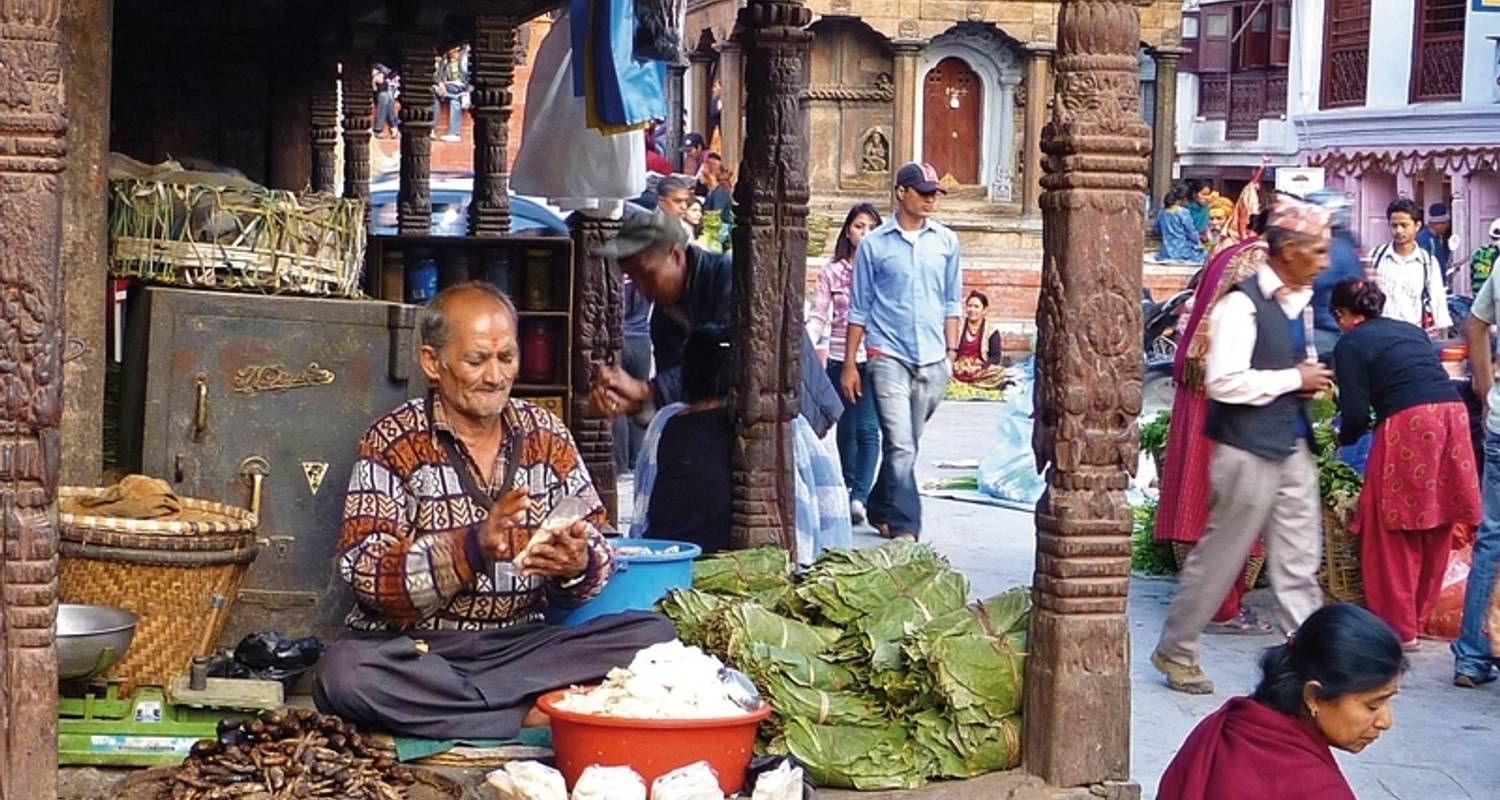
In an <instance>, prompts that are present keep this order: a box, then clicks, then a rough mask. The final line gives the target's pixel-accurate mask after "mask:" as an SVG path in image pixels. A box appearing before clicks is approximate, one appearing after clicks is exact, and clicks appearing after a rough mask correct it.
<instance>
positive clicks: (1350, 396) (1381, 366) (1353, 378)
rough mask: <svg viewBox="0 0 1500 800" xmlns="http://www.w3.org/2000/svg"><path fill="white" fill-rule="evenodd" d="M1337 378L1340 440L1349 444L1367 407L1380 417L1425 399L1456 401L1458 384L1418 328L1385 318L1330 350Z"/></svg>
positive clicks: (1361, 431)
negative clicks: (1449, 377) (1454, 382)
mask: <svg viewBox="0 0 1500 800" xmlns="http://www.w3.org/2000/svg"><path fill="white" fill-rule="evenodd" d="M1333 368H1334V372H1335V374H1336V375H1337V377H1338V382H1339V414H1340V416H1341V417H1342V425H1341V427H1340V428H1339V442H1340V443H1341V444H1346V445H1348V444H1354V443H1355V442H1357V441H1359V439H1360V437H1361V436H1364V435H1365V431H1368V430H1369V429H1370V409H1371V408H1372V407H1373V408H1374V410H1375V419H1376V420H1377V421H1384V420H1386V419H1388V418H1390V417H1392V416H1394V415H1395V414H1397V413H1398V412H1401V411H1405V410H1406V409H1408V408H1412V407H1414V406H1419V405H1425V404H1427V403H1457V402H1459V400H1460V399H1461V398H1460V396H1459V393H1458V388H1457V387H1456V386H1454V384H1453V381H1451V380H1449V379H1448V373H1447V372H1446V371H1445V370H1444V369H1443V365H1442V363H1441V362H1440V361H1438V357H1437V351H1436V350H1435V345H1433V343H1432V340H1431V339H1429V338H1427V334H1426V333H1424V332H1422V329H1421V328H1418V327H1417V326H1415V325H1412V324H1410V323H1407V322H1402V321H1400V320H1395V319H1387V318H1386V317H1376V318H1375V319H1368V320H1365V321H1364V322H1361V323H1360V324H1359V325H1357V326H1355V327H1354V329H1353V330H1351V331H1349V332H1348V333H1346V334H1344V335H1343V337H1342V338H1340V339H1339V343H1338V345H1337V346H1335V347H1334V348H1333Z"/></svg>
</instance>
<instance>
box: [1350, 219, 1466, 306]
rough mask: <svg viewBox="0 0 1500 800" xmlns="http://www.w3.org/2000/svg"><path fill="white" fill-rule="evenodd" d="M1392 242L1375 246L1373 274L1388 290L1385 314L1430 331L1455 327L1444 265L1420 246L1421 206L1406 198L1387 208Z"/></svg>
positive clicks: (1372, 264) (1383, 287) (1382, 288)
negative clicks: (1444, 278)
mask: <svg viewBox="0 0 1500 800" xmlns="http://www.w3.org/2000/svg"><path fill="white" fill-rule="evenodd" d="M1385 217H1386V221H1387V222H1389V223H1390V229H1391V242H1390V244H1384V245H1381V246H1380V247H1377V248H1375V252H1374V253H1372V254H1371V257H1370V274H1371V276H1372V277H1374V279H1375V282H1376V283H1377V284H1379V285H1380V289H1381V291H1384V292H1385V298H1386V299H1385V316H1387V317H1390V318H1391V319H1399V320H1401V321H1402V322H1410V323H1411V324H1413V325H1416V326H1418V327H1420V328H1421V329H1422V330H1424V331H1427V332H1428V333H1429V334H1431V333H1432V332H1434V331H1443V330H1447V329H1448V328H1450V327H1452V326H1453V318H1452V317H1451V316H1449V314H1448V289H1447V287H1446V286H1445V285H1444V283H1443V268H1442V265H1441V264H1439V263H1438V260H1437V258H1435V257H1434V256H1433V255H1432V254H1431V253H1429V252H1427V251H1426V250H1423V249H1422V248H1421V247H1418V246H1417V232H1418V231H1419V230H1420V229H1421V227H1422V207H1421V206H1419V205H1417V204H1416V202H1415V201H1413V200H1411V199H1410V198H1406V197H1398V198H1396V199H1395V200H1393V201H1391V204H1390V205H1389V206H1386V210H1385Z"/></svg>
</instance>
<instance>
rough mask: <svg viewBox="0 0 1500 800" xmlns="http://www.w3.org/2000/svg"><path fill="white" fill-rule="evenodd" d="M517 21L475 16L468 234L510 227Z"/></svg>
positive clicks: (504, 231)
mask: <svg viewBox="0 0 1500 800" xmlns="http://www.w3.org/2000/svg"><path fill="white" fill-rule="evenodd" d="M516 42H517V35H516V21H515V20H514V19H511V18H509V17H501V16H496V15H493V14H480V15H479V16H478V17H476V18H475V19H474V42H473V46H472V48H471V49H470V51H469V60H470V62H471V69H470V72H469V74H470V76H471V78H472V80H473V82H474V90H473V94H472V95H471V96H472V98H473V105H472V109H473V114H474V199H473V200H472V201H471V202H470V203H469V235H470V236H506V235H508V234H509V233H510V196H509V195H508V194H507V193H506V192H507V189H506V183H507V181H506V174H507V173H508V172H509V164H508V162H509V153H508V146H509V142H508V139H509V135H508V131H509V127H510V114H511V91H510V87H511V84H512V83H514V82H515V76H516Z"/></svg>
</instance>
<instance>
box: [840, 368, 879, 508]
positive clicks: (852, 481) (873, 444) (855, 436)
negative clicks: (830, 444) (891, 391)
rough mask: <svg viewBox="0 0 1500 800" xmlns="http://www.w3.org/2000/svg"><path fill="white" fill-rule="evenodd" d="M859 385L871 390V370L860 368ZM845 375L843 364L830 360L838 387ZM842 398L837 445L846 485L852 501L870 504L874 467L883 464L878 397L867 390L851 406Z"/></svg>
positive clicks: (842, 396) (842, 393) (842, 394)
mask: <svg viewBox="0 0 1500 800" xmlns="http://www.w3.org/2000/svg"><path fill="white" fill-rule="evenodd" d="M857 369H858V370H859V380H860V383H861V384H863V385H865V386H866V387H868V385H869V383H868V382H869V380H870V370H869V369H868V368H867V367H866V366H865V365H864V364H859V365H858V366H857ZM843 372H844V362H842V361H836V360H834V359H832V358H830V359H828V379H829V380H831V381H833V385H834V386H839V385H840V384H839V380H840V377H841V376H842V375H843ZM839 397H840V398H841V399H842V400H843V401H844V414H843V416H841V417H839V429H838V436H837V439H836V441H837V442H838V445H839V464H840V465H841V466H842V467H843V469H844V485H845V486H847V487H849V499H850V500H858V501H859V502H861V503H868V502H869V501H870V487H871V486H872V485H873V484H874V483H875V467H876V465H878V464H879V463H880V415H878V414H876V413H875V394H874V392H873V391H871V390H870V389H868V388H866V389H865V391H864V393H863V394H861V395H860V396H859V401H858V402H855V403H851V402H849V398H847V397H844V392H843V390H842V389H840V390H839Z"/></svg>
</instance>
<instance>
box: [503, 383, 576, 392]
mask: <svg viewBox="0 0 1500 800" xmlns="http://www.w3.org/2000/svg"><path fill="white" fill-rule="evenodd" d="M511 392H512V393H513V394H516V393H518V394H567V393H568V387H567V386H566V385H564V384H561V383H517V384H516V385H514V386H512V387H511Z"/></svg>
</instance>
